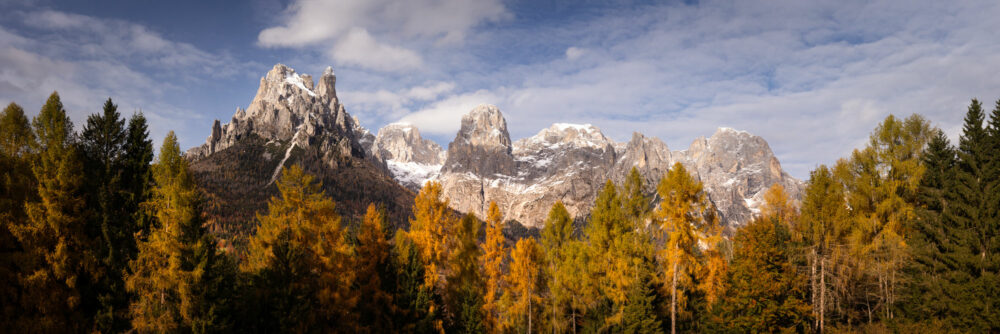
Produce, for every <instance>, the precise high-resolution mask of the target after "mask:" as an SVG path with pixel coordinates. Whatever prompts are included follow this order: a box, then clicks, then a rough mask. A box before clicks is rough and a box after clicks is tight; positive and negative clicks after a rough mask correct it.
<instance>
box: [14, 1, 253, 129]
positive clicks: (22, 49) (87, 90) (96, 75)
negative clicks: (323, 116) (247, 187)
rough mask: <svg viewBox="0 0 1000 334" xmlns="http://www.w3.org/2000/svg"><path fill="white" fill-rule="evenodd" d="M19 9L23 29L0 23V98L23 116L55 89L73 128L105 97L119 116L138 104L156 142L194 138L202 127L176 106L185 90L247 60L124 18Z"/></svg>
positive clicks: (228, 73) (196, 116)
mask: <svg viewBox="0 0 1000 334" xmlns="http://www.w3.org/2000/svg"><path fill="white" fill-rule="evenodd" d="M23 14H24V15H23V17H22V18H23V24H24V29H22V30H18V31H15V30H10V28H8V27H6V26H0V63H2V64H4V65H3V67H2V69H0V101H9V102H16V103H18V104H20V105H22V106H23V107H24V108H25V110H26V111H27V112H28V114H29V116H30V115H33V114H34V113H37V112H38V110H39V108H40V107H41V105H42V104H43V103H44V102H45V100H46V99H47V98H48V96H49V95H50V94H51V93H52V92H53V91H58V92H59V96H60V98H61V100H62V102H63V104H64V106H65V107H66V109H67V112H68V114H69V116H70V117H71V119H72V120H73V121H74V124H75V125H76V126H77V128H78V129H79V128H80V127H82V125H83V124H84V122H85V120H86V116H87V115H89V114H91V113H94V112H96V111H98V110H99V109H100V107H101V105H102V103H103V102H104V100H105V99H107V98H108V97H111V98H112V99H113V100H114V102H115V103H116V104H118V106H119V109H118V110H119V112H120V113H121V114H122V115H123V116H126V117H127V116H130V115H131V114H132V113H133V112H135V111H139V110H142V111H143V113H144V114H145V115H146V117H147V119H148V120H149V126H150V132H151V136H152V138H153V139H154V141H155V142H159V140H160V139H161V138H163V136H164V135H165V134H166V133H167V131H169V130H176V131H177V132H178V135H179V136H180V139H181V142H182V145H184V146H190V145H193V144H194V143H198V142H201V138H204V135H203V133H204V130H203V129H207V128H208V126H207V122H206V121H205V120H204V119H202V118H203V116H202V115H201V114H200V113H197V112H195V111H193V110H190V109H189V108H187V107H183V105H184V103H186V102H188V101H189V98H188V94H190V93H191V92H190V91H189V90H188V89H191V87H195V86H198V85H202V84H205V83H207V82H214V81H216V80H219V79H223V78H229V77H232V76H234V75H237V74H242V73H244V72H245V71H246V68H247V67H248V64H247V63H244V62H241V61H237V60H235V59H233V58H231V57H229V56H225V55H219V54H213V53H211V52H207V51H204V50H202V49H199V48H197V47H195V46H193V45H191V44H187V43H182V42H177V41H171V40H167V39H165V38H163V37H162V36H161V35H160V34H158V33H156V32H154V31H151V30H149V29H148V28H147V27H145V26H143V25H140V24H136V23H132V22H129V21H124V20H117V19H109V18H101V19H98V18H95V17H91V16H85V15H79V14H73V13H65V12H59V11H53V10H43V11H30V10H29V11H27V12H25V13H23ZM195 129H197V130H200V131H196V130H195Z"/></svg>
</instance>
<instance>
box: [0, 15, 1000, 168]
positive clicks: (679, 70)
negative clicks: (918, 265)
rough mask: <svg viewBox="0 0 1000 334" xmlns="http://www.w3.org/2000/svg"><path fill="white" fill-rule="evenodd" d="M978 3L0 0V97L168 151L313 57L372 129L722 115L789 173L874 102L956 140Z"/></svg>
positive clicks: (973, 89) (685, 137) (305, 69)
mask: <svg viewBox="0 0 1000 334" xmlns="http://www.w3.org/2000/svg"><path fill="white" fill-rule="evenodd" d="M997 17H1000V2H997V1H949V2H944V1H921V0H915V1H903V0H888V1H851V0H847V1H737V0H734V1H721V0H720V1H666V2H661V1H656V2H642V1H618V2H598V1H554V0H536V1H530V0H529V1H502V0H479V1H467V0H409V1H388V0H341V1H328V0H290V1H277V0H274V1H272V0H252V1H233V2H224V1H169V2H168V1H126V0H117V1H46V0H41V1H23V0H0V103H4V104H6V103H7V102H9V101H13V102H17V103H19V104H21V105H22V106H24V107H25V108H26V110H28V112H29V113H31V114H32V115H33V114H36V113H37V110H38V109H39V108H40V106H41V104H42V103H43V102H44V100H45V98H46V97H47V96H48V94H49V93H51V92H52V91H53V90H58V91H59V92H60V95H61V96H62V98H63V101H64V103H65V105H66V106H67V109H68V110H69V112H70V115H71V117H72V118H73V120H74V122H75V123H77V126H78V127H79V125H80V123H82V122H83V121H84V119H85V117H86V115H87V114H89V113H93V112H96V111H98V109H99V108H100V106H101V102H102V101H103V100H104V99H106V98H107V97H109V96H110V97H112V98H113V99H114V100H115V101H117V102H118V103H119V109H120V110H121V111H123V112H125V113H126V114H130V113H131V112H132V111H135V110H140V109H141V110H142V111H143V112H144V113H145V114H146V115H147V117H148V118H149V119H150V120H151V131H152V133H153V136H154V137H155V138H157V139H159V138H162V137H163V136H164V135H165V134H166V132H167V131H169V130H174V131H176V132H177V133H178V136H179V139H180V142H181V145H182V146H184V147H185V148H187V147H191V146H195V145H198V144H200V143H202V142H204V140H205V138H206V137H207V136H208V134H209V130H210V125H211V121H212V120H213V119H221V120H223V121H226V120H228V119H229V118H230V117H231V116H232V114H233V112H234V111H235V110H236V108H237V107H246V106H247V105H248V104H249V103H250V100H251V99H252V97H253V95H254V93H255V92H256V89H257V85H258V82H259V79H260V77H261V76H263V74H264V73H265V72H266V71H267V70H268V69H270V68H271V67H272V66H273V65H274V64H275V63H279V62H280V63H284V64H286V65H289V66H291V67H293V68H295V69H296V70H297V71H298V72H300V73H309V74H314V75H315V74H319V73H322V69H323V68H325V67H326V66H333V67H334V69H335V71H336V73H337V89H338V95H339V96H340V98H341V100H342V101H343V102H344V103H345V105H346V107H347V110H348V112H350V113H351V114H352V115H354V116H356V117H358V118H359V119H360V120H361V123H362V124H363V125H364V126H366V127H368V128H369V129H371V130H372V131H373V132H374V131H376V130H377V129H378V128H379V127H381V126H383V125H385V124H388V123H391V122H395V121H400V120H402V121H407V122H411V123H414V124H416V125H417V126H418V127H419V128H420V129H421V132H423V133H424V135H425V136H427V137H429V138H431V139H434V140H436V141H438V142H439V143H440V144H442V146H447V144H448V142H449V141H450V140H451V138H452V137H453V136H454V133H455V131H456V130H457V129H458V126H459V119H460V117H461V115H462V114H464V113H465V112H467V111H468V110H469V109H471V108H472V107H473V106H475V105H476V104H479V103H491V104H496V105H497V106H499V107H500V109H501V110H502V111H503V112H504V114H505V116H506V118H507V121H508V127H509V129H510V132H511V136H512V137H513V138H514V139H518V138H523V137H527V136H530V135H533V134H534V133H536V132H538V131H539V130H540V129H542V128H545V127H547V126H548V125H550V124H551V123H555V122H570V123H591V124H594V125H596V126H597V127H599V128H601V129H602V130H603V131H604V133H605V134H606V135H607V136H609V137H611V138H612V139H615V140H618V141H625V140H628V138H630V137H631V133H632V132H633V131H639V132H642V133H645V134H647V135H650V136H656V137H659V138H661V139H663V140H664V141H666V142H667V144H668V146H670V147H671V148H672V149H675V150H679V149H686V148H687V147H688V145H689V144H690V143H691V141H693V140H694V139H695V138H696V137H698V136H709V135H711V134H712V133H713V132H714V131H715V129H716V128H717V127H722V126H726V127H732V128H737V129H742V130H747V131H750V132H752V133H755V134H757V135H760V136H762V137H764V138H765V139H766V140H767V141H768V142H769V143H770V145H771V148H772V149H773V150H774V151H775V153H776V154H777V156H778V158H779V159H780V160H781V163H782V165H783V167H785V169H786V170H788V171H789V172H790V173H792V175H794V176H797V177H800V178H805V177H807V176H808V172H809V170H811V169H812V168H814V167H815V166H816V165H818V164H824V163H825V164H828V163H832V162H834V161H835V160H836V159H837V158H839V157H842V156H845V155H847V154H848V153H849V152H850V150H851V149H853V148H856V147H860V146H862V145H864V143H865V140H866V137H867V134H868V133H869V132H870V131H871V129H872V128H874V126H875V125H876V124H877V123H878V122H879V121H880V120H881V119H882V118H884V117H885V116H886V115H888V114H889V113H894V114H897V115H909V114H910V113H914V112H916V113H920V114H923V115H924V116H926V117H927V118H929V119H930V120H931V121H932V122H934V123H935V124H936V125H937V126H940V127H941V128H942V129H944V130H945V131H946V132H947V133H948V134H949V135H950V136H951V137H952V138H953V139H957V135H958V132H959V131H960V126H961V120H962V116H963V114H964V109H965V107H966V106H967V105H968V101H969V99H971V98H973V97H978V98H980V99H981V100H984V101H985V102H986V104H987V105H989V106H992V104H993V103H992V102H993V101H995V100H997V99H998V98H1000V75H997V69H998V68H1000V37H997V35H996V32H997V31H1000V20H997ZM157 142H158V141H157Z"/></svg>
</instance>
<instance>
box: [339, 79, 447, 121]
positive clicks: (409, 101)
mask: <svg viewBox="0 0 1000 334" xmlns="http://www.w3.org/2000/svg"><path fill="white" fill-rule="evenodd" d="M454 89H455V84H454V83H453V82H427V83H424V84H422V85H417V86H413V87H409V88H404V89H401V90H398V91H389V90H385V89H379V90H376V91H341V92H340V96H342V99H344V103H345V104H347V105H348V106H350V108H351V110H353V112H355V113H358V114H364V116H366V117H368V118H376V119H374V120H373V119H367V120H362V121H367V122H372V121H376V120H383V121H394V120H397V119H399V118H400V117H403V116H404V115H406V114H408V113H410V112H411V109H412V108H414V106H417V105H420V104H424V103H426V102H427V101H431V100H434V99H437V98H438V97H439V96H442V95H443V94H446V93H449V92H451V91H452V90H454Z"/></svg>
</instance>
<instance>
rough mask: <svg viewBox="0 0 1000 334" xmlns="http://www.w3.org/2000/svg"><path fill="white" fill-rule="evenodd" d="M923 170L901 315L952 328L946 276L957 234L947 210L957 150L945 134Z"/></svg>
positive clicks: (939, 136) (950, 286)
mask: <svg viewBox="0 0 1000 334" xmlns="http://www.w3.org/2000/svg"><path fill="white" fill-rule="evenodd" d="M923 164H924V167H925V168H926V172H925V173H924V177H923V179H922V180H920V191H919V196H918V198H917V219H916V220H914V222H913V223H912V227H911V229H910V233H909V235H908V237H907V240H908V242H909V244H910V247H911V249H912V252H911V260H910V261H909V263H908V264H907V266H906V268H905V273H906V274H907V277H908V285H907V286H906V289H905V290H906V295H905V296H906V297H907V300H906V301H905V302H904V303H902V306H903V311H904V312H906V315H907V317H908V318H909V319H910V320H917V321H927V320H942V321H944V322H948V323H950V322H951V321H950V320H951V319H950V317H951V315H952V314H954V313H953V311H952V310H951V308H952V307H957V306H958V304H955V303H956V302H957V301H956V300H953V299H952V298H953V296H952V293H954V292H955V291H954V288H955V285H954V282H952V281H951V279H950V278H951V275H949V273H950V272H952V271H955V270H958V268H956V267H955V266H954V263H956V262H955V256H956V255H959V253H957V252H956V249H955V246H956V245H955V243H954V240H953V238H954V236H956V235H957V234H961V233H962V232H961V231H958V230H956V229H955V226H953V225H952V224H949V222H948V221H947V220H946V219H945V216H944V214H943V213H944V212H945V211H946V208H947V207H948V205H949V200H948V198H947V195H948V192H950V189H951V184H952V182H953V179H954V168H955V164H956V157H955V150H954V148H952V147H951V144H950V143H949V142H948V137H946V136H945V134H944V132H943V131H940V130H938V131H937V133H936V134H935V135H934V137H933V138H931V141H930V142H929V143H928V145H927V148H926V149H925V151H924V155H923Z"/></svg>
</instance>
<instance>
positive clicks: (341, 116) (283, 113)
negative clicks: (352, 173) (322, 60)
mask: <svg viewBox="0 0 1000 334" xmlns="http://www.w3.org/2000/svg"><path fill="white" fill-rule="evenodd" d="M336 82H337V77H336V76H335V75H334V73H333V69H332V68H330V67H327V69H326V70H325V71H324V72H323V75H321V76H320V78H319V82H318V83H314V82H313V79H312V76H310V75H307V74H298V73H296V72H295V70H293V69H291V68H289V67H288V66H285V65H282V64H277V65H275V66H274V68H272V69H271V70H270V71H268V72H267V74H266V75H265V76H264V77H263V78H261V79H260V87H259V88H258V89H257V95H256V96H254V98H253V101H252V102H250V106H249V107H247V109H246V110H243V109H239V108H237V109H236V113H235V114H234V115H233V117H232V119H231V120H230V121H229V123H226V124H220V122H219V121H218V120H216V121H215V122H214V123H213V125H212V134H211V136H209V137H208V139H207V140H206V142H205V144H204V145H201V146H198V147H195V148H192V149H190V150H189V151H188V152H187V157H188V158H189V159H193V160H198V159H201V158H204V157H207V156H210V155H212V154H213V153H215V152H219V151H223V150H225V149H227V148H229V147H232V146H234V145H235V144H237V143H238V142H240V141H243V140H247V139H248V138H249V136H251V135H253V136H257V137H260V138H261V139H263V140H264V141H266V142H268V143H272V144H278V145H280V146H282V147H284V148H285V151H286V152H287V153H286V154H285V156H284V157H282V158H284V159H287V158H288V155H289V154H291V152H292V150H293V148H295V147H298V148H307V147H315V148H317V149H319V151H321V152H324V156H323V161H324V162H325V163H326V164H327V165H329V166H330V167H336V164H337V157H338V156H351V157H357V158H362V159H368V160H370V161H372V162H373V163H374V164H375V165H376V166H379V167H380V168H381V169H383V170H385V168H386V167H385V162H384V161H383V160H381V159H379V158H378V157H377V156H376V155H375V154H373V153H372V150H371V147H372V144H373V142H374V139H375V138H374V136H373V135H372V134H371V133H369V132H368V131H367V130H365V129H364V128H363V127H361V126H360V124H359V122H358V120H357V119H355V118H353V117H351V116H350V115H349V114H348V113H347V111H346V110H345V109H344V105H343V104H341V103H340V100H339V99H338V98H337V90H336ZM281 165H283V163H282V164H279V168H280V166H281Z"/></svg>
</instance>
